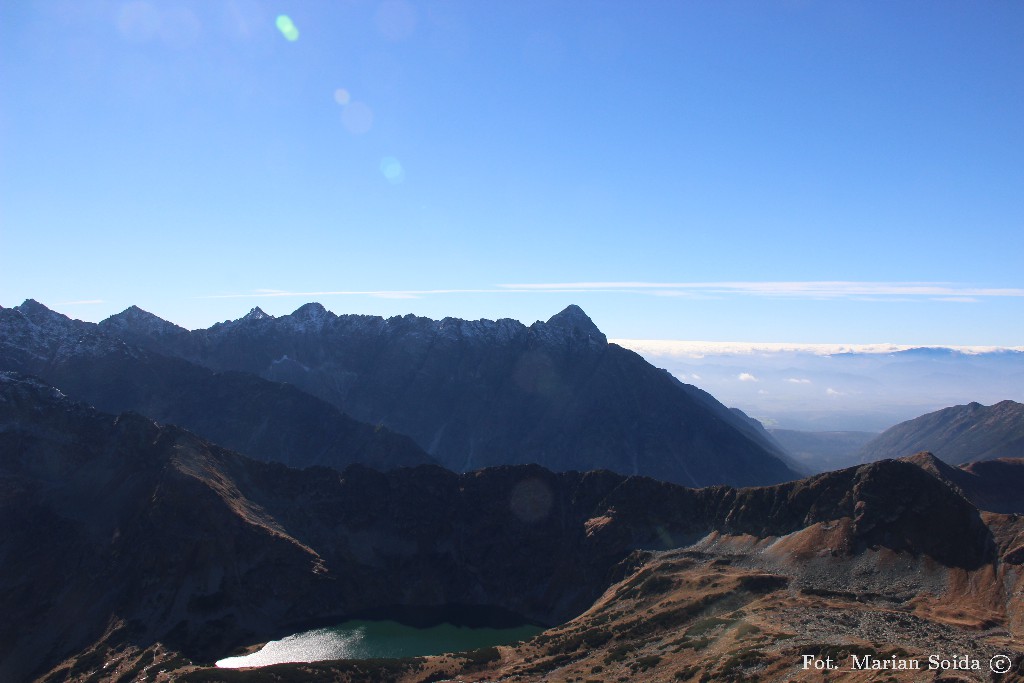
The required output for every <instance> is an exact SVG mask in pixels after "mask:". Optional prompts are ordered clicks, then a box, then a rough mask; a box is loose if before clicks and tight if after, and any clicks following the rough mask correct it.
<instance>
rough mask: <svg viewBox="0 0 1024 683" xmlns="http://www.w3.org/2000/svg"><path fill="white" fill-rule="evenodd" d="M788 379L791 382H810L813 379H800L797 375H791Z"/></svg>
mask: <svg viewBox="0 0 1024 683" xmlns="http://www.w3.org/2000/svg"><path fill="white" fill-rule="evenodd" d="M786 381H787V382H789V383H790V384H810V383H811V380H809V379H799V378H797V377H790V378H789V379H787V380H786Z"/></svg>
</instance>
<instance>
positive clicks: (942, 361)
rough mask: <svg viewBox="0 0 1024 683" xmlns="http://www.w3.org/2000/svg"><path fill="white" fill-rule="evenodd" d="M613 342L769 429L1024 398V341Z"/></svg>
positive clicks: (852, 424) (887, 418) (860, 421)
mask: <svg viewBox="0 0 1024 683" xmlns="http://www.w3.org/2000/svg"><path fill="white" fill-rule="evenodd" d="M612 341H613V342H614V343H616V344H619V345H621V346H624V347H626V348H628V349H632V350H633V351H636V352H637V353H639V354H640V355H642V356H643V357H644V358H646V359H647V360H648V361H649V362H651V363H652V364H654V365H656V366H658V367H662V368H665V369H667V370H669V371H670V372H671V373H672V374H673V375H675V376H676V377H677V378H678V379H680V380H681V381H683V382H686V383H688V384H694V385H696V386H699V387H700V388H701V389H704V390H705V391H708V392H710V393H711V394H713V395H714V396H715V397H716V398H717V399H718V400H720V401H722V402H723V403H725V404H726V405H728V406H732V407H735V408H740V409H741V410H743V411H744V412H746V413H748V414H749V415H751V416H752V417H755V418H757V419H759V420H761V421H762V422H763V423H765V425H766V426H768V427H776V428H783V429H798V430H808V431H833V430H863V431H881V430H883V429H887V428H888V427H891V426H893V425H894V424H896V423H898V422H902V421H904V420H908V419H911V418H914V417H917V416H919V415H922V414H924V413H928V412H931V411H934V410H938V409H940V408H945V407H948V406H953V405H962V404H966V403H970V402H972V401H976V402H979V403H982V404H986V405H990V404H993V403H997V402H999V401H1002V400H1005V399H1010V400H1014V401H1021V400H1022V399H1024V347H1012V348H1010V347H1002V348H1001V347H991V346H962V347H910V346H905V345H896V344H798V343H793V344H784V343H741V342H693V341H665V340H637V339H614V340H612Z"/></svg>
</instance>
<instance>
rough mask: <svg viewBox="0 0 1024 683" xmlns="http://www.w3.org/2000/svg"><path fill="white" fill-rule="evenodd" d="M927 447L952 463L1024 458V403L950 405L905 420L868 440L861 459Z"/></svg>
mask: <svg viewBox="0 0 1024 683" xmlns="http://www.w3.org/2000/svg"><path fill="white" fill-rule="evenodd" d="M921 451H929V452H931V453H934V454H935V456H936V457H938V458H939V459H941V460H943V461H945V462H947V463H949V464H950V465H960V464H963V463H967V462H973V461H980V460H990V459H994V458H1001V457H1006V458H1019V457H1024V404H1022V403H1017V402H1016V401H1009V400H1006V401H1000V402H998V403H995V404H993V405H991V406H983V405H981V404H980V403H977V402H972V403H968V404H966V405H959V406H951V407H949V408H943V409H941V410H937V411H935V412H931V413H927V414H925V415H921V416H919V417H916V418H914V419H912V420H907V421H906V422H901V423H900V424H898V425H895V426H894V427H890V428H889V429H887V430H885V431H884V432H882V433H881V434H880V435H878V436H877V437H876V438H874V439H872V440H871V441H870V442H868V443H867V444H865V446H864V447H863V448H862V449H861V450H860V452H859V454H858V456H859V457H860V459H861V462H868V461H870V460H878V459H881V458H892V457H903V456H908V455H912V454H914V453H918V452H921Z"/></svg>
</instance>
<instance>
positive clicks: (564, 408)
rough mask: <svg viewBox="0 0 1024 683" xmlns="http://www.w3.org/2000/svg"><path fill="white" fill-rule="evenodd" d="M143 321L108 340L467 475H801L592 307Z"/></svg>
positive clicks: (684, 480) (115, 323)
mask: <svg viewBox="0 0 1024 683" xmlns="http://www.w3.org/2000/svg"><path fill="white" fill-rule="evenodd" d="M168 325H169V324H168V323H164V324H162V325H161V324H160V323H158V322H156V321H154V320H153V319H152V318H150V317H145V316H142V315H141V314H139V313H138V312H135V311H126V312H125V313H122V314H119V315H117V316H113V317H112V318H110V319H108V320H106V321H104V322H102V323H100V329H104V330H109V331H111V332H115V331H116V334H117V335H118V337H119V338H122V339H125V340H127V341H129V342H131V343H133V344H137V345H139V346H143V347H147V348H151V349H153V350H156V351H159V352H161V353H168V354H174V355H177V356H179V357H181V358H186V359H188V360H191V361H194V362H197V363H200V364H203V365H204V366H207V367H209V368H212V369H214V370H217V371H224V370H234V371H244V372H249V373H253V374H257V375H259V376H261V377H264V378H267V379H272V380H276V381H283V382H289V383H291V384H294V385H295V386H297V387H299V388H301V389H303V390H304V391H307V392H309V393H311V394H313V395H315V396H318V397H319V398H322V399H324V400H326V401H328V402H330V403H332V404H333V405H335V406H337V407H338V408H340V409H341V410H343V411H345V412H346V413H348V414H351V415H352V416H354V417H356V418H357V419H360V420H364V421H366V422H370V423H373V424H383V425H386V426H388V427H390V428H392V429H394V430H395V431H398V432H400V433H402V434H408V435H409V436H411V437H412V438H413V439H414V440H415V441H416V442H417V443H418V444H419V445H420V446H421V447H423V448H424V449H425V450H427V451H428V452H429V453H430V454H431V455H432V456H434V457H435V458H436V459H437V460H438V461H439V462H440V463H441V464H442V465H444V466H445V467H448V468H450V469H453V470H456V471H468V470H472V469H476V468H480V467H488V466H495V465H508V464H526V463H539V464H541V465H543V466H545V467H548V468H550V469H554V470H559V471H565V470H581V471H586V470H592V469H598V468H604V469H609V470H612V471H616V472H619V473H622V474H642V475H645V476H651V477H655V478H658V479H662V480H666V481H672V482H676V483H681V484H684V485H689V486H703V485H709V484H731V485H761V484H772V483H777V482H780V481H787V480H791V479H795V478H797V476H798V475H797V474H796V473H795V472H794V471H793V470H792V469H791V468H790V467H789V466H787V465H786V464H785V463H784V462H783V461H782V460H781V459H780V456H781V451H780V449H779V448H778V447H777V445H775V444H773V443H772V442H771V440H770V439H769V438H768V437H767V436H765V435H764V434H763V430H757V429H753V428H752V427H751V426H750V425H749V424H748V421H747V420H746V419H743V418H741V417H739V416H737V415H735V414H734V413H732V412H730V411H729V410H728V409H726V408H725V407H724V406H722V405H721V404H720V403H718V402H717V401H716V400H715V399H714V398H713V397H711V396H710V395H708V394H706V393H705V392H702V391H700V390H699V389H697V388H695V387H691V386H688V385H685V384H682V383H680V382H679V381H677V380H676V379H675V378H673V377H672V376H671V375H670V374H669V373H667V372H665V371H663V370H658V369H657V368H654V367H653V366H651V365H649V364H648V363H647V362H646V361H644V360H643V359H642V358H641V357H640V356H638V355H637V354H635V353H633V352H631V351H627V350H625V349H623V348H621V347H618V346H616V345H614V344H608V342H607V339H606V338H605V336H604V335H603V334H602V333H601V331H600V330H599V329H598V328H597V326H596V325H594V323H593V322H592V321H591V320H590V318H589V317H587V315H586V313H584V312H583V311H582V310H581V309H580V308H579V307H577V306H570V307H568V308H566V309H565V310H564V311H562V312H561V313H558V314H556V315H555V316H552V318H551V319H550V320H548V321H547V322H537V323H535V324H533V325H531V326H529V327H526V326H524V325H522V324H520V323H519V322H517V321H515V320H508V319H504V320H497V321H490V320H476V321H466V320H458V319H455V318H445V319H444V320H440V321H435V320H429V319H427V318H418V317H415V316H412V315H408V316H405V317H395V318H390V319H388V320H384V319H383V318H377V317H371V316H355V315H343V316H337V315H334V314H333V313H331V312H329V311H327V310H326V309H324V307H323V306H321V305H320V304H315V303H310V304H306V305H304V306H302V307H300V308H299V309H298V310H296V311H295V312H294V313H292V314H291V315H287V316H282V317H280V318H273V317H271V316H268V315H266V314H264V313H262V311H257V310H256V309H254V311H253V312H251V313H250V314H249V315H247V316H245V317H244V318H241V319H239V320H235V321H230V322H226V323H221V324H218V325H214V326H213V327H211V328H209V329H207V330H196V331H193V332H191V333H188V332H185V331H184V330H181V329H180V328H177V329H174V328H169V327H167V326H168Z"/></svg>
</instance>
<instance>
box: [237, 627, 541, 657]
mask: <svg viewBox="0 0 1024 683" xmlns="http://www.w3.org/2000/svg"><path fill="white" fill-rule="evenodd" d="M543 630H544V629H543V628H541V627H539V626H529V625H525V626H515V627H511V628H478V627H469V626H455V625H452V624H449V623H442V624H437V625H434V626H428V627H425V628H417V627H415V626H407V625H405V624H401V623H399V622H397V621H389V620H364V619H355V620H352V621H346V622H345V623H343V624H340V625H338V626H332V627H329V628H318V629H314V630H312V631H305V632H303V633H297V634H295V635H292V636H288V637H287V638H283V639H281V640H272V641H270V642H269V643H267V644H266V645H264V646H263V648H262V649H260V650H259V651H258V652H253V653H252V654H249V655H246V656H244V657H228V658H227V659H222V660H220V661H218V662H217V666H219V667H223V668H231V669H235V668H239V667H248V666H268V665H270V664H284V663H286V662H317V661H321V660H325V659H377V658H382V659H395V658H400V657H420V656H426V655H439V654H442V653H445V652H463V651H465V650H474V649H476V648H478V647H489V646H492V645H507V644H509V643H514V642H516V641H518V640H528V639H530V638H532V637H533V636H535V635H537V634H538V633H540V632H541V631H543Z"/></svg>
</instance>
